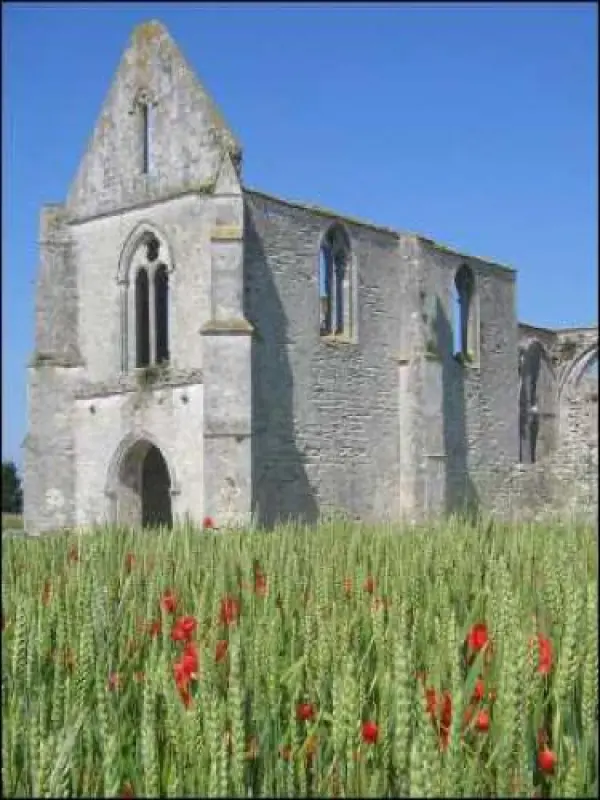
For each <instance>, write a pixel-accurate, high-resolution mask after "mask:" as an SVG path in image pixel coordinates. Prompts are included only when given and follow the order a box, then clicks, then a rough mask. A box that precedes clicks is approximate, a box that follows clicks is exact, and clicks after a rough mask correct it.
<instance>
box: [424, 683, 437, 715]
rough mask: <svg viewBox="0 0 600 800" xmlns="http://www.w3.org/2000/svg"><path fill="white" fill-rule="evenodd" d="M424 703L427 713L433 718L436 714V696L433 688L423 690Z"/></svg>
mask: <svg viewBox="0 0 600 800" xmlns="http://www.w3.org/2000/svg"><path fill="white" fill-rule="evenodd" d="M425 703H426V706H427V713H428V714H429V715H430V716H432V717H435V715H436V712H437V694H436V691H435V689H434V688H433V687H429V688H428V689H425Z"/></svg>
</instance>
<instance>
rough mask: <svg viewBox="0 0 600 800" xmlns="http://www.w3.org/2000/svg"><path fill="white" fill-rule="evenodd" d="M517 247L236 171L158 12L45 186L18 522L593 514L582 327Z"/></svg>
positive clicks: (591, 353)
mask: <svg viewBox="0 0 600 800" xmlns="http://www.w3.org/2000/svg"><path fill="white" fill-rule="evenodd" d="M516 280H517V276H516V272H515V271H514V270H513V269H510V268H508V267H506V266H502V265H499V264H496V263H493V262H490V261H488V260H484V259H482V258H478V257H474V256H469V255H466V254H462V253H458V252H455V251H453V250H451V249H449V248H447V247H443V246H442V245H440V244H437V243H436V242H434V241H431V240H430V239H426V238H424V237H421V236H418V235H414V234H408V233H402V232H400V231H396V230H390V229H387V228H383V227H380V226H377V225H373V224H367V223H365V222H360V221H358V220H355V219H348V218H345V217H341V216H339V215H336V214H335V213H334V212H331V211H327V210H325V209H322V208H316V207H312V206H306V205H301V204H299V203H294V202H289V201H287V200H282V199H280V198H278V197H274V196H271V195H268V194H265V193H263V192H260V191H256V190H253V189H250V188H248V187H246V186H245V185H244V181H243V177H242V149H241V146H240V144H239V143H238V141H237V140H236V138H235V137H234V135H233V134H232V132H231V131H230V129H229V128H228V127H227V125H226V124H225V122H224V121H223V119H222V117H221V116H220V114H219V113H218V111H217V109H216V107H215V106H214V104H213V102H212V100H211V99H210V97H209V96H208V94H207V93H206V92H205V90H204V89H203V87H202V86H201V85H200V83H199V82H198V81H197V79H196V78H195V76H194V75H193V73H192V71H191V69H190V68H189V67H188V65H187V64H186V62H185V60H184V59H183V57H182V55H181V53H180V52H179V50H178V49H177V47H176V46H175V44H174V43H173V41H172V40H171V38H170V37H169V34H168V33H167V31H166V30H165V29H164V27H163V26H162V25H161V24H159V23H155V22H151V23H147V24H144V25H141V26H139V27H138V28H136V30H135V31H134V33H133V36H132V40H131V43H130V46H129V48H128V49H127V50H126V52H125V54H124V56H123V58H122V61H121V64H120V66H119V69H118V72H117V74H116V77H115V80H114V82H113V84H112V86H111V88H110V91H109V94H108V97H107V99H106V101H105V103H104V106H103V108H102V110H101V113H100V117H99V119H98V122H97V124H96V127H95V129H94V132H93V136H92V138H91V140H90V143H89V147H88V149H87V152H86V153H85V156H84V158H83V160H82V161H81V163H80V166H79V168H78V171H77V174H76V176H75V178H74V181H73V183H72V185H71V187H70V189H69V191H68V194H67V197H66V201H65V202H64V203H61V204H56V205H48V206H45V207H44V208H43V209H42V212H41V223H40V267H39V275H38V279H37V295H36V311H35V317H36V320H35V325H36V330H35V352H34V354H33V356H32V359H31V362H30V364H29V367H28V403H29V408H28V420H29V422H28V433H27V436H26V439H25V443H24V447H25V458H24V463H25V525H26V528H27V529H28V530H29V531H30V532H34V533H36V532H42V531H47V530H51V529H55V528H62V527H75V526H88V525H92V524H94V523H103V522H118V523H123V524H127V525H129V524H132V525H151V524H167V525H168V524H171V523H173V522H174V521H176V520H178V519H191V520H193V521H197V522H199V523H201V522H202V520H203V518H204V517H205V516H207V515H210V516H211V517H212V518H213V519H214V520H215V522H216V524H217V525H219V526H227V525H234V524H245V523H247V522H248V521H249V520H250V519H254V520H256V522H257V523H258V524H261V525H267V526H268V525H271V524H273V523H276V522H277V521H279V520H288V519H296V520H304V521H308V522H312V521H315V520H316V519H317V518H318V517H319V516H320V515H327V514H330V513H336V514H337V513H340V514H344V515H347V516H348V517H350V518H355V519H363V520H367V521H374V520H384V519H388V520H395V519H402V518H408V519H420V518H423V517H424V516H426V515H429V514H432V515H439V514H442V513H446V512H451V511H460V510H464V509H473V508H478V509H480V510H481V511H483V512H485V513H493V514H496V515H499V516H502V517H512V518H523V517H525V516H527V517H530V516H543V515H545V514H553V513H565V512H566V513H571V512H573V511H577V512H583V513H586V512H587V513H591V514H595V513H596V509H597V480H598V474H597V473H598V427H597V425H598V423H597V415H598V332H597V328H593V329H590V328H581V329H570V330H546V329H540V328H533V327H531V326H528V325H524V324H520V323H519V322H518V321H517V319H516V315H515V307H516V299H515V292H516Z"/></svg>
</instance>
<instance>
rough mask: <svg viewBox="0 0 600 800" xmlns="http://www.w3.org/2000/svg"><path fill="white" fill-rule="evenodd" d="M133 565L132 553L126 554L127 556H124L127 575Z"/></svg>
mask: <svg viewBox="0 0 600 800" xmlns="http://www.w3.org/2000/svg"><path fill="white" fill-rule="evenodd" d="M134 564H135V557H134V555H133V553H127V555H126V556H125V571H126V572H127V573H129V572H131V570H132V569H133V565H134Z"/></svg>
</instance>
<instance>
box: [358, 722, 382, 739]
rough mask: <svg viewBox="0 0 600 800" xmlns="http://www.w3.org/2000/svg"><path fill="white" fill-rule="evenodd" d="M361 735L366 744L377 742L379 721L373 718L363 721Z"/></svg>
mask: <svg viewBox="0 0 600 800" xmlns="http://www.w3.org/2000/svg"><path fill="white" fill-rule="evenodd" d="M361 735H362V740H363V742H366V744H375V743H376V742H377V739H378V737H379V727H378V726H377V723H376V722H373V721H372V720H369V721H367V722H363V724H362V728H361Z"/></svg>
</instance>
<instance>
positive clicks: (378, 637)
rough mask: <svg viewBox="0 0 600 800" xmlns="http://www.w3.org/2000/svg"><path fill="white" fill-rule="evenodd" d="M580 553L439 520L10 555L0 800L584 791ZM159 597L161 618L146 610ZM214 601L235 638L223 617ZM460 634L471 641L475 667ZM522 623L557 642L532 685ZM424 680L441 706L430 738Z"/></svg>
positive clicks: (591, 736)
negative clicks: (480, 642) (483, 721)
mask: <svg viewBox="0 0 600 800" xmlns="http://www.w3.org/2000/svg"><path fill="white" fill-rule="evenodd" d="M596 543H597V533H596V531H595V530H594V529H593V528H588V527H580V526H577V525H575V524H572V525H570V526H568V525H558V524H557V525H554V526H552V527H549V526H546V527H544V526H539V525H538V526H521V527H513V528H511V527H504V526H491V525H485V526H484V525H483V524H482V525H481V526H479V527H469V526H467V525H465V524H462V523H460V522H459V521H457V520H454V521H449V522H446V523H443V524H442V523H440V524H438V525H435V526H429V527H427V528H423V529H405V530H401V529H397V528H392V527H380V528H366V527H360V526H356V525H351V524H345V523H341V522H333V523H332V524H330V525H323V526H321V527H319V528H316V529H310V530H308V529H306V530H305V529H301V528H292V527H289V528H280V529H278V530H277V531H274V532H269V533H265V532H251V531H248V532H230V533H225V532H222V533H216V534H215V533H212V532H203V531H199V530H195V529H193V528H192V527H190V526H184V527H181V528H179V529H177V530H175V531H172V532H169V531H153V532H143V533H137V534H135V533H133V532H130V531H127V530H117V529H113V530H104V531H97V532H93V533H91V534H89V535H85V536H80V537H78V536H75V535H65V536H57V537H50V538H46V539H44V538H41V539H39V540H33V541H32V540H26V539H11V540H8V541H5V542H3V546H2V547H3V559H2V612H3V631H4V632H3V637H2V685H3V692H2V715H3V719H2V722H3V736H2V748H3V751H2V772H3V775H2V777H3V788H4V792H5V794H6V795H7V796H17V795H21V796H23V795H30V796H32V795H37V796H39V795H44V794H46V793H49V794H51V795H52V796H79V795H94V794H96V795H98V794H99V795H102V796H117V795H118V794H119V793H120V792H121V791H123V790H124V789H125V790H128V789H129V788H132V789H133V791H135V793H136V794H137V795H138V796H146V797H150V796H159V795H162V796H164V795H167V796H172V795H175V796H223V795H228V794H233V795H240V796H241V795H243V796H249V794H250V793H251V794H252V795H253V796H257V795H264V794H266V795H270V796H290V797H291V796H299V795H301V796H306V795H312V796H354V795H362V796H411V795H417V796H421V797H422V796H446V797H449V796H487V797H505V796H523V797H531V796H532V795H534V793H535V794H537V795H539V796H552V797H554V796H595V795H596V793H597V788H598V775H597V756H598V748H597V694H598V677H597V581H598V577H597V562H596V546H597V544H596ZM256 570H259V572H260V574H261V575H263V576H264V580H262V579H261V580H258V579H257V578H256ZM265 581H266V583H265ZM168 589H171V590H172V591H173V593H174V596H175V598H176V601H177V608H176V610H175V611H174V613H170V612H169V611H167V610H165V609H164V608H162V607H161V602H160V601H161V597H162V596H163V595H164V593H165V591H166V590H168ZM260 589H263V591H259V590H260ZM226 595H228V596H230V597H233V598H235V600H236V601H239V603H240V607H241V612H240V615H239V619H238V620H237V621H236V622H235V624H230V625H227V624H224V621H223V619H222V618H221V613H222V600H223V598H224V597H225V596H226ZM184 615H187V616H193V617H194V618H195V621H196V628H195V630H194V631H193V641H194V642H195V645H196V648H197V652H198V657H199V665H198V669H197V672H195V673H194V675H193V676H191V677H189V679H188V683H187V686H183V684H182V693H180V692H179V690H178V687H177V685H176V682H175V678H174V672H173V665H174V663H175V662H176V661H177V660H180V659H181V657H182V652H183V644H182V643H180V642H178V641H173V640H172V637H171V631H172V626H173V623H174V620H175V619H177V618H179V617H180V616H184ZM153 622H160V623H161V626H162V631H161V633H160V634H159V635H157V636H154V637H153V636H152V635H151V628H150V626H151V624H152V623H153ZM477 622H485V624H486V626H487V629H488V632H489V637H490V644H489V645H488V646H487V647H486V648H484V650H482V651H481V653H480V654H479V655H478V656H477V657H476V658H475V660H474V661H473V660H471V659H470V658H468V657H467V656H468V653H467V651H466V649H465V639H466V637H467V636H468V633H469V631H470V629H471V627H472V625H473V624H474V623H477ZM538 633H539V634H543V635H544V636H545V637H547V638H548V639H549V640H550V641H551V643H552V664H551V670H550V672H549V674H548V675H542V674H539V672H538V669H537V667H538V661H537V655H536V654H537V648H534V649H533V650H532V649H531V648H530V646H529V642H530V640H531V639H532V637H536V636H537V634H538ZM223 641H226V642H227V643H228V651H227V654H226V656H225V657H224V658H223V659H222V660H219V661H216V660H215V653H216V650H217V647H219V648H223V647H224V645H222V644H218V643H219V642H223ZM190 669H191V668H190ZM418 673H426V677H425V678H424V679H423V680H422V679H421V678H420V677H418V676H417V675H418ZM480 675H481V676H482V678H483V681H484V697H483V698H482V699H481V700H480V701H478V702H477V703H475V702H472V695H473V692H474V689H475V687H476V681H477V679H478V678H479V677H480ZM425 688H428V689H429V690H430V697H431V695H432V691H431V690H434V691H435V692H436V693H437V694H440V693H442V692H443V691H446V692H448V693H450V695H451V699H452V719H451V720H450V721H449V723H450V724H449V726H448V728H447V730H446V728H444V719H443V715H441V716H440V714H439V713H438V712H437V711H436V714H435V715H434V716H433V717H432V716H431V715H430V713H429V712H428V710H427V708H426V702H425V698H426V695H425V691H424V689H425ZM183 689H186V690H187V691H188V692H189V705H188V706H186V704H185V703H184V702H183V699H184V698H187V697H188V695H186V693H185V691H183ZM301 703H308V704H310V713H309V714H308V716H310V717H311V719H309V720H308V721H303V720H301V719H298V715H297V712H298V706H299V704H301ZM481 711H484V712H485V713H487V715H488V718H489V726H488V727H487V730H477V727H476V725H477V720H478V715H479V712H481ZM468 713H471V720H472V721H471V722H469V723H468V724H467V723H466V722H465V720H466V719H467V716H466V715H467V714H468ZM365 722H374V723H375V724H376V725H377V730H378V738H377V741H376V743H369V742H366V741H364V739H363V736H362V732H363V728H362V725H363V723H365ZM446 722H448V720H446ZM484 727H485V726H484ZM540 732H542V733H543V736H544V737H545V741H546V743H545V745H544V747H545V748H546V749H548V750H550V751H551V752H552V753H553V754H554V756H555V758H556V766H555V768H554V770H553V772H552V773H551V774H545V773H543V772H542V771H541V769H540V767H539V765H538V757H539V753H540V749H543V748H541V746H540V744H539V741H538V739H539V736H540ZM445 734H447V736H448V741H447V742H446V739H445Z"/></svg>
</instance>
